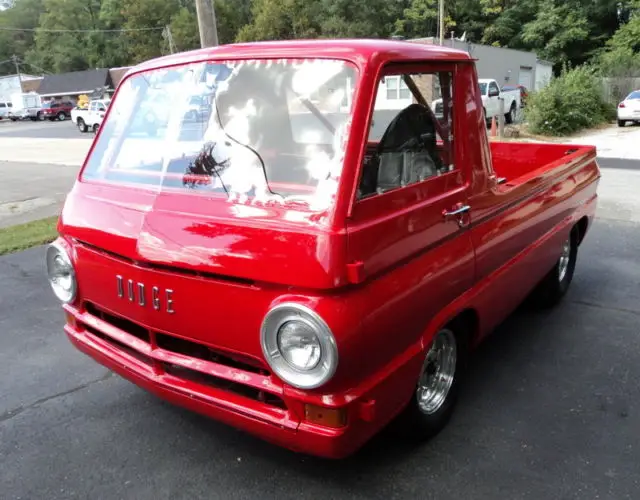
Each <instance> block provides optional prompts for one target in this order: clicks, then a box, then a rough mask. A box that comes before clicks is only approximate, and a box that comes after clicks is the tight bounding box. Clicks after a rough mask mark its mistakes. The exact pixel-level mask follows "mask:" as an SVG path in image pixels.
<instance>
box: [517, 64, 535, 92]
mask: <svg viewBox="0 0 640 500" xmlns="http://www.w3.org/2000/svg"><path fill="white" fill-rule="evenodd" d="M518 84H520V85H524V87H525V88H526V89H527V90H531V89H533V70H532V68H525V67H523V66H520V74H519V76H518Z"/></svg>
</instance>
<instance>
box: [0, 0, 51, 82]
mask: <svg viewBox="0 0 640 500" xmlns="http://www.w3.org/2000/svg"><path fill="white" fill-rule="evenodd" d="M43 12H44V5H43V0H20V1H19V2H16V4H15V6H14V7H12V8H11V9H8V10H6V11H4V12H0V28H14V29H17V31H13V30H11V31H9V30H8V31H1V30H0V61H5V60H7V59H10V58H11V56H13V55H14V54H15V55H16V56H18V57H20V58H24V56H25V55H26V54H27V52H28V51H29V50H30V49H31V48H32V47H33V45H34V36H35V33H34V32H33V31H28V30H32V29H33V28H35V27H36V26H38V20H39V19H40V15H41V14H42V13H43ZM20 29H26V30H27V31H19V30H20ZM27 70H28V71H31V70H30V69H29V68H27ZM34 72H35V71H34ZM12 73H15V68H14V66H13V63H5V64H2V65H0V75H7V74H12Z"/></svg>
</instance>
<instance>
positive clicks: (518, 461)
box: [0, 122, 640, 500]
mask: <svg viewBox="0 0 640 500" xmlns="http://www.w3.org/2000/svg"><path fill="white" fill-rule="evenodd" d="M6 125H7V124H0V131H1V132H0V145H1V144H5V142H2V140H1V139H2V138H3V137H8V138H15V139H19V140H20V141H24V144H29V141H35V142H34V144H39V143H38V141H51V140H56V139H57V143H58V144H59V145H60V147H64V145H65V144H67V143H68V142H70V141H71V142H72V139H76V140H82V141H85V140H86V139H85V138H84V137H82V135H83V134H80V133H79V132H78V131H77V130H76V129H74V128H73V126H72V124H71V123H70V122H64V123H49V122H45V123H41V122H40V123H17V124H9V125H8V128H7V126H6ZM14 126H15V127H16V128H15V129H14ZM23 126H24V127H25V128H23V129H21V132H20V133H22V135H20V136H13V135H8V136H7V135H6V134H14V133H16V132H15V130H18V129H17V127H23ZM49 127H51V128H49ZM67 130H70V131H71V133H70V135H69V137H68V138H67V137H66V136H65V137H57V136H56V137H51V136H38V135H34V136H31V135H25V134H45V132H42V131H47V132H48V133H54V134H66V133H67ZM52 131H55V132H52ZM87 136H88V137H90V136H89V135H87ZM59 139H64V140H62V141H60V140H59ZM48 144H49V145H48V146H46V148H49V149H46V148H45V149H43V151H54V150H55V147H54V146H52V144H55V143H53V142H50V143H48ZM74 147H75V148H76V149H74V150H73V151H74V153H73V154H76V155H77V154H79V152H80V151H81V148H80V146H79V145H78V146H74ZM84 147H85V148H86V147H88V145H85V146H84ZM43 148H44V146H43ZM11 154H17V153H11ZM4 155H6V156H4ZM71 156H72V155H71V154H69V157H71ZM0 159H4V161H3V162H0V171H3V174H5V173H6V172H10V174H7V176H8V177H9V178H12V179H13V180H14V181H13V184H11V186H13V188H11V189H13V191H11V192H12V193H14V198H13V199H14V202H15V201H18V200H17V198H19V197H20V196H22V195H21V194H20V193H24V191H23V190H21V189H19V188H18V187H17V186H18V181H19V180H20V177H21V176H24V179H26V181H27V183H31V189H32V190H33V192H32V194H31V195H30V196H32V197H35V198H38V197H43V196H46V195H47V194H51V192H53V191H55V192H56V193H60V192H64V189H65V186H67V185H69V186H70V185H71V182H72V181H73V176H74V175H75V172H76V171H77V168H78V167H77V164H70V165H68V166H65V165H64V164H62V163H61V164H55V163H47V162H45V161H42V162H40V163H37V164H35V163H29V162H28V161H17V162H16V161H15V160H16V159H20V158H16V157H9V156H8V153H6V150H5V153H4V154H3V153H2V149H1V148H0ZM600 164H601V166H602V167H603V168H602V183H601V188H600V206H599V212H598V218H597V220H596V222H595V225H594V227H593V230H592V232H591V233H590V234H589V236H588V237H587V239H586V241H585V242H584V245H583V246H582V247H581V250H580V253H579V257H578V267H577V270H576V275H575V278H574V282H573V284H572V288H571V290H570V293H569V295H568V296H567V297H566V300H565V301H564V302H563V304H562V305H561V306H560V307H558V308H556V309H554V310H552V311H546V312H539V311H533V310H530V309H527V308H523V309H522V310H521V311H518V312H517V313H516V314H514V315H513V316H512V317H511V318H510V319H509V320H507V321H506V322H505V324H503V325H502V326H501V327H500V328H499V329H498V330H497V331H496V332H495V334H494V335H493V336H492V337H491V338H490V339H489V340H488V341H487V342H486V343H485V344H484V345H483V346H482V347H481V348H480V349H479V351H478V352H477V353H476V355H475V357H474V360H473V363H472V367H471V376H470V381H469V384H468V385H467V386H466V387H465V390H464V392H463V395H462V398H461V401H460V405H459V407H458V411H457V413H456V415H455V417H454V418H453V420H452V421H451V423H450V425H449V426H448V427H447V428H446V429H445V430H444V431H443V432H442V433H441V434H440V435H439V436H438V437H437V438H436V439H434V440H432V441H431V442H430V443H428V444H424V445H422V446H414V447H410V446H409V447H408V446H403V445H401V444H399V443H397V442H395V441H394V440H392V439H391V438H390V437H389V436H386V435H384V434H383V435H381V436H379V437H377V438H375V439H374V440H373V441H372V442H371V443H370V444H369V445H367V446H366V447H365V448H364V449H363V450H362V451H361V452H360V453H358V454H357V455H355V456H353V457H351V458H349V459H347V460H345V461H341V462H332V461H324V460H319V459H314V458H310V457H306V456H302V455H297V454H294V453H291V452H288V451H286V450H282V449H280V448H276V447H274V446H271V445H269V444H266V443H264V442H262V441H260V440H258V439H256V438H253V437H251V436H248V435H245V434H243V433H241V432H239V431H236V430H234V429H232V428H229V427H226V426H224V425H221V424H219V423H217V422H213V421H210V420H208V419H206V418H203V417H200V416H197V415H194V414H191V413H189V412H187V411H184V410H181V409H179V408H176V407H173V406H171V405H169V404H167V403H164V402H162V401H160V400H159V399H157V398H155V397H154V396H152V395H150V394H148V393H146V392H145V391H143V390H141V389H139V388H137V387H135V386H133V385H132V384H130V383H128V382H126V381H124V380H122V379H121V378H119V377H117V376H113V375H111V374H110V373H109V372H108V371H107V370H106V369H104V368H102V367H101V366H99V365H97V364H96V363H95V362H93V361H92V360H90V359H88V358H87V357H85V356H84V355H82V354H80V353H79V352H77V351H76V350H75V349H74V348H72V347H71V345H70V343H69V341H68V340H67V339H66V337H65V336H64V334H63V331H62V324H63V314H62V311H61V309H60V307H59V304H58V302H57V301H56V299H55V298H54V297H53V294H52V293H51V291H50V289H49V286H48V284H47V282H46V278H45V275H44V264H43V249H42V248H34V249H31V250H28V251H26V252H22V253H18V254H13V255H9V256H5V257H0V282H2V283H3V287H2V288H0V331H1V332H2V335H0V456H2V457H3V460H2V467H0V485H1V486H0V497H1V498H7V499H18V498H21V499H45V498H46V499H48V500H52V499H58V498H60V499H68V498H83V499H84V498H100V499H121V498H132V499H136V500H137V499H140V500H143V499H147V498H148V499H154V500H158V499H164V498H167V499H169V498H172V499H175V498H190V499H191V498H223V499H232V498H274V499H275V498H278V499H281V498H298V499H301V498H363V499H364V498H366V499H376V498H380V499H389V498H438V499H440V498H488V499H498V498H509V499H518V498H531V499H542V498H553V499H556V498H557V499H569V498H576V499H585V498H589V499H591V498H601V499H624V498H637V491H638V486H639V483H640V474H639V473H638V467H637V464H638V463H640V403H639V401H640V327H639V325H640V287H639V286H638V284H639V283H640V261H639V260H638V257H637V254H638V250H639V249H640V162H638V161H634V160H628V159H615V158H613V159H612V158H602V159H601V160H600ZM25 172H26V173H25ZM36 172H37V174H36ZM42 176H43V177H42ZM56 183H57V184H56ZM5 186H6V183H3V185H2V186H0V196H1V197H0V200H3V201H4V200H5V193H8V192H9V190H7V188H6V187H5ZM54 186H55V187H54ZM34 193H35V194H34ZM52 206H55V205H52ZM1 215H2V213H1V212H0V216H1ZM0 221H1V219H0Z"/></svg>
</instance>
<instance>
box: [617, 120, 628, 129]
mask: <svg viewBox="0 0 640 500" xmlns="http://www.w3.org/2000/svg"><path fill="white" fill-rule="evenodd" d="M626 124H627V121H626V120H618V127H624V126H625V125H626Z"/></svg>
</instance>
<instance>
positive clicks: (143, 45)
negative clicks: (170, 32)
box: [122, 0, 180, 64]
mask: <svg viewBox="0 0 640 500" xmlns="http://www.w3.org/2000/svg"><path fill="white" fill-rule="evenodd" d="M179 10H180V2H179V0H122V16H123V18H124V19H125V22H124V24H123V25H122V27H123V28H125V29H128V30H136V29H140V28H144V31H128V32H126V33H124V37H125V39H126V44H127V52H128V56H129V61H130V64H136V63H139V62H142V61H146V60H149V59H153V58H154V57H159V56H161V55H164V54H167V53H168V52H169V45H168V43H167V41H166V40H165V38H164V37H163V35H162V29H163V28H165V27H166V26H168V25H169V24H170V23H171V19H172V17H173V16H174V15H176V14H178V12H179ZM150 28H153V29H150Z"/></svg>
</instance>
